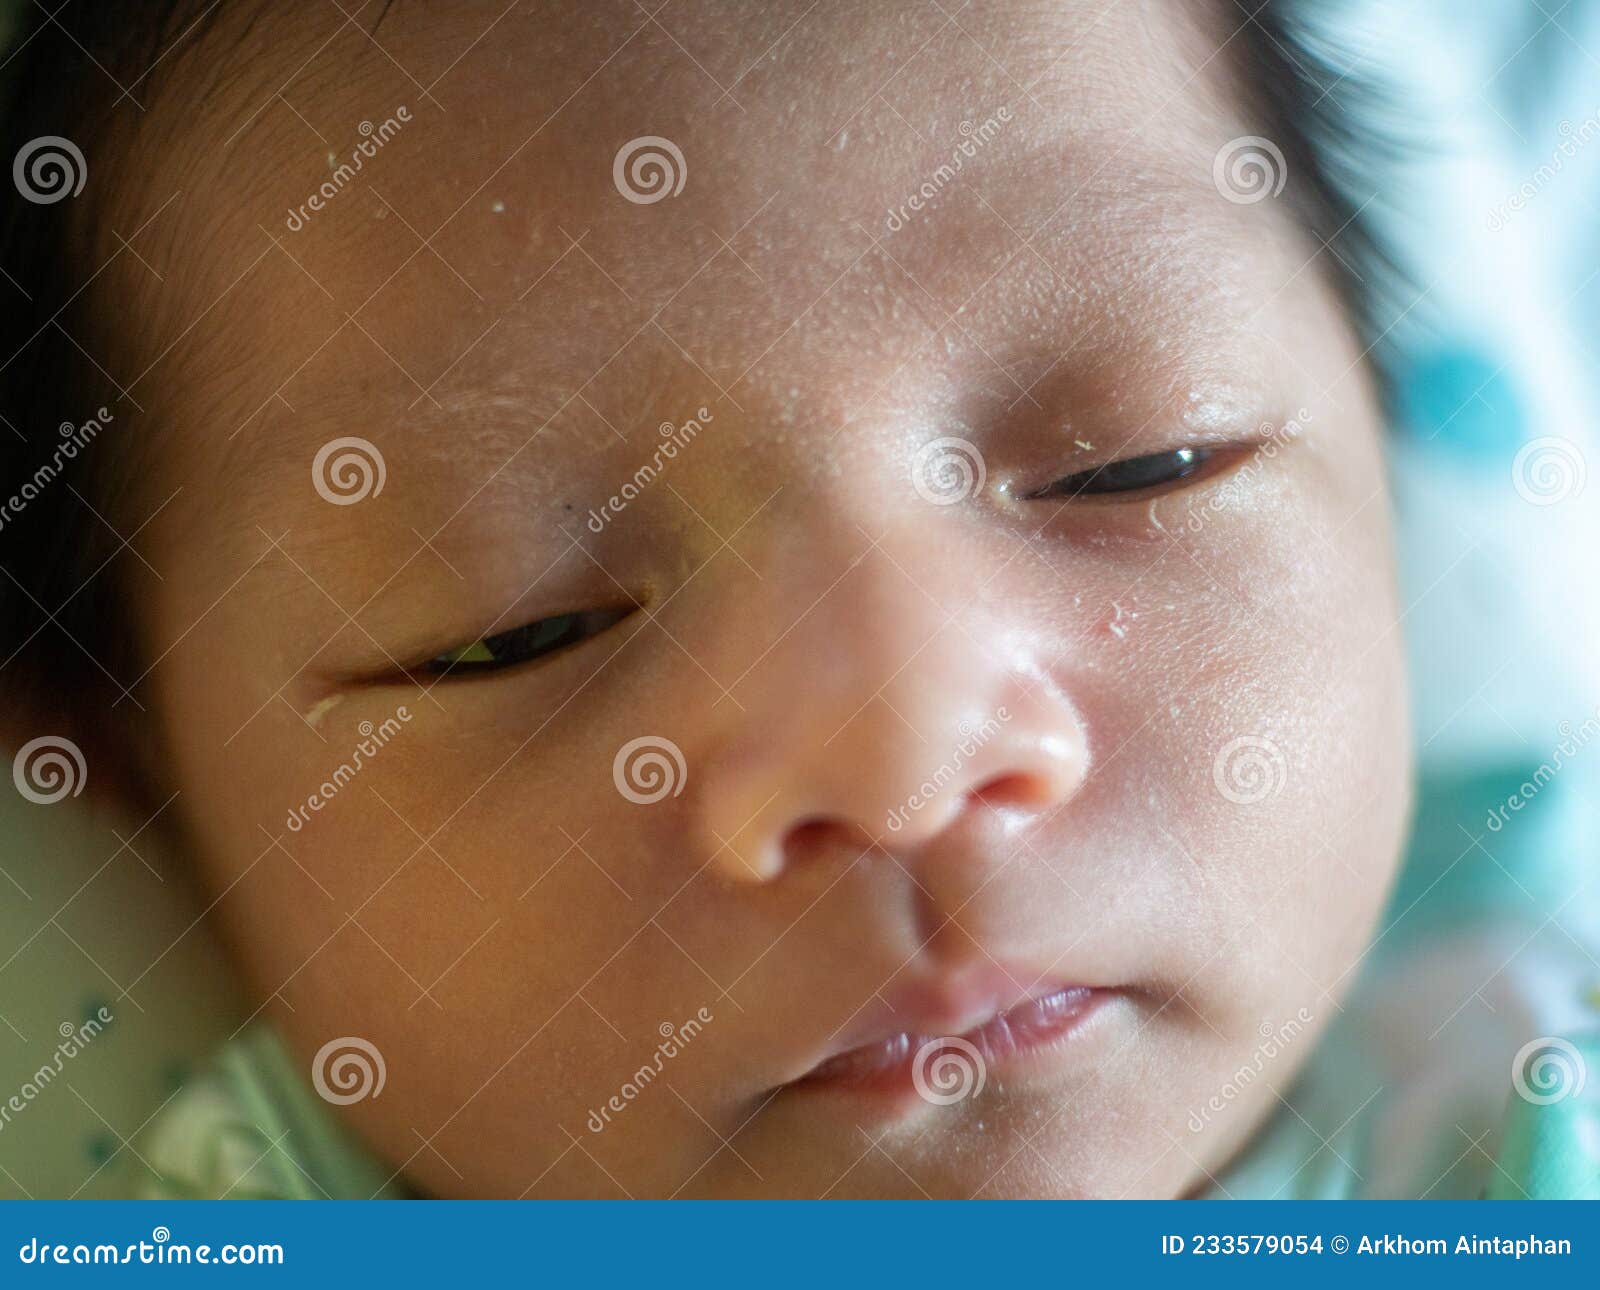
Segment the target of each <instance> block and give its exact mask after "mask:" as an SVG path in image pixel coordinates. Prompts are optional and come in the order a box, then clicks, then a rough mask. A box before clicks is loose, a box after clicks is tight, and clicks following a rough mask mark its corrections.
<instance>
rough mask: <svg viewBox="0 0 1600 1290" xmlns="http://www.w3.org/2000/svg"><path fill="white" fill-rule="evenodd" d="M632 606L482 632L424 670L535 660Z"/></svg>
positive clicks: (593, 632) (485, 668) (490, 667)
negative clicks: (488, 632) (492, 632)
mask: <svg viewBox="0 0 1600 1290" xmlns="http://www.w3.org/2000/svg"><path fill="white" fill-rule="evenodd" d="M633 608H634V607H633V606H632V605H627V606H624V607H622V608H617V609H586V610H582V611H580V612H578V613H572V614H555V615H553V616H551V617H549V618H540V619H538V620H536V621H534V622H531V623H525V624H524V625H523V626H521V627H513V628H512V629H511V630H510V631H505V632H497V633H495V634H494V635H493V636H481V637H479V638H478V639H477V640H475V641H473V642H472V643H471V644H469V645H462V646H460V647H459V648H457V649H452V650H446V651H445V652H444V653H443V654H436V655H434V656H433V657H432V658H430V659H429V660H428V661H427V662H426V663H424V664H423V665H422V670H423V671H425V672H442V673H446V674H448V675H451V676H459V675H460V674H462V673H464V672H491V671H495V670H496V669H498V668H503V667H515V666H516V665H517V664H518V663H528V662H532V661H533V660H534V659H536V658H543V657H544V656H545V655H547V654H554V653H556V652H557V651H558V650H564V649H567V648H568V647H569V646H572V645H576V644H578V643H579V642H581V641H585V640H588V639H589V637H591V636H598V635H599V634H600V633H601V632H603V631H605V630H606V628H608V627H612V626H614V625H615V624H617V623H619V622H621V621H622V620H623V619H624V618H626V617H627V616H628V615H629V614H631V613H632V612H633Z"/></svg>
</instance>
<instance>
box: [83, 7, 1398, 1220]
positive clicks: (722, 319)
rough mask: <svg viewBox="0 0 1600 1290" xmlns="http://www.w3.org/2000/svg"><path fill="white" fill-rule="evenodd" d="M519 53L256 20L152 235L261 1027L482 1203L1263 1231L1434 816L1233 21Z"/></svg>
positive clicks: (1294, 229) (1377, 473)
mask: <svg viewBox="0 0 1600 1290" xmlns="http://www.w3.org/2000/svg"><path fill="white" fill-rule="evenodd" d="M369 8H371V6H369ZM499 8H500V6H484V5H478V4H465V3H462V4H447V5H439V4H435V5H429V6H427V7H426V8H423V7H422V6H413V5H409V4H406V3H403V2H402V3H400V4H397V5H394V6H392V8H391V9H390V11H389V12H388V13H387V14H386V15H385V17H384V18H383V21H382V23H381V24H380V25H379V26H378V27H377V29H376V31H375V33H374V34H369V32H370V31H371V21H370V19H368V18H363V20H362V22H361V23H359V24H358V23H346V22H344V20H343V19H342V18H341V17H340V15H339V13H338V11H337V10H336V9H333V8H330V7H328V6H324V5H313V4H306V5H303V6H300V5H291V6H287V7H285V6H273V7H272V9H271V11H270V13H268V14H267V15H265V16H263V17H262V18H261V19H260V20H258V21H257V22H256V23H255V24H254V25H251V26H249V28H248V30H246V26H247V24H246V23H244V22H242V21H239V20H237V19H236V18H234V17H233V16H231V15H230V16H225V17H224V18H223V19H222V20H221V23H220V25H219V26H218V27H217V29H216V30H214V31H213V32H211V33H210V34H209V35H208V36H207V37H205V43H204V45H203V50H204V54H203V56H197V57H196V58H195V59H193V60H191V61H188V62H183V63H179V64H178V65H177V66H175V67H174V68H173V69H171V71H170V80H169V81H168V83H167V84H166V85H165V86H164V87H163V88H162V90H161V94H160V97H159V98H158V99H157V100H156V103H155V105H154V106H153V107H152V112H151V115H150V118H149V121H148V123H147V124H146V126H145V128H143V130H142V131H141V133H140V134H139V136H138V137H137V138H135V139H133V140H132V141H131V142H129V144H128V153H129V157H128V161H127V163H126V166H125V176H137V177H138V183H136V184H134V183H131V182H129V183H125V184H124V186H123V190H122V192H121V195H120V197H119V198H118V201H117V203H116V209H115V213H114V216H113V217H112V218H111V219H110V221H109V223H110V225H111V226H114V227H116V228H118V229H120V230H122V231H123V232H124V234H126V233H127V230H129V229H139V230H140V231H139V233H138V235H137V236H136V237H133V238H132V245H133V246H134V247H135V249H136V250H137V251H138V252H139V257H137V258H135V257H130V256H127V255H123V256H120V257H119V258H118V259H117V260H116V261H115V263H114V265H113V267H112V269H110V270H108V274H107V278H106V284H107V285H108V286H110V287H111V288H113V289H114V290H116V291H117V292H119V293H120V297H119V298H120V299H122V300H123V301H124V302H127V303H128V304H129V305H130V306H131V307H130V308H129V309H127V310H126V311H125V314H124V316H125V317H127V316H135V317H137V318H138V319H139V326H138V328H137V329H135V330H136V334H134V335H130V336H127V337H125V338H124V340H123V342H122V344H123V346H124V348H123V350H122V353H123V356H124V361H125V362H126V363H127V364H128V365H129V369H130V375H128V376H125V377H124V378H123V379H124V380H130V379H132V375H131V374H132V373H139V372H144V373H145V374H144V375H141V376H140V377H139V380H138V384H137V388H136V389H135V390H134V393H135V394H136V395H137V396H138V397H139V399H140V402H141V404H142V405H143V406H144V409H145V410H144V412H143V413H142V414H141V413H139V412H135V411H130V412H129V413H128V414H127V416H128V420H129V422H130V424H131V423H132V422H134V421H136V420H137V421H139V426H140V428H141V429H142V430H143V431H144V433H145V435H146V436H147V437H148V446H147V447H146V448H145V449H144V450H143V451H144V452H145V453H146V456H145V458H144V459H143V460H142V461H141V464H140V466H139V469H138V470H137V472H135V476H136V478H137V486H136V489H135V495H134V496H133V497H131V498H130V499H129V502H128V504H129V506H130V507H131V508H132V509H133V510H134V511H135V512H137V513H136V514H134V515H133V517H132V522H133V523H135V524H136V523H141V522H143V521H145V520H147V519H148V520H149V523H148V525H147V527H145V528H144V529H143V530H142V531H141V533H140V536H139V538H138V546H139V548H140V551H141V554H142V555H143V556H144V558H145V559H147V560H148V561H149V564H150V566H151V568H152V569H153V570H156V571H159V574H160V579H159V581H158V580H157V579H156V578H155V577H154V576H152V575H151V574H150V573H148V572H144V571H143V570H142V569H139V570H138V571H136V573H135V574H132V575H130V578H131V579H132V586H131V587H130V589H129V594H131V595H133V596H136V597H137V598H138V603H139V604H140V605H141V606H142V607H143V608H142V613H143V629H142V630H143V639H142V640H141V642H140V646H141V648H142V649H143V650H144V652H145V654H146V656H147V660H148V661H149V663H150V664H152V665H153V670H152V671H151V673H150V676H149V679H148V681H147V687H148V689H149V691H150V693H149V695H148V697H145V699H144V702H145V704H146V707H147V708H148V709H149V713H148V716H146V717H143V718H142V720H143V721H144V722H145V723H146V727H147V728H148V729H149V730H151V731H156V730H159V731H160V739H161V744H160V746H161V749H162V752H161V755H160V757H159V758H156V759H154V760H156V761H157V762H158V763H159V772H160V774H161V775H162V776H164V777H165V778H166V780H167V781H168V785H167V786H168V791H177V792H178V793H179V796H178V797H177V798H176V799H175V800H174V801H173V802H172V803H171V804H170V805H169V806H168V807H167V809H166V810H165V811H164V812H163V813H162V815H161V817H160V818H161V821H162V824H163V827H169V829H170V832H171V833H172V835H173V837H174V839H175V843H176V845H178V846H179V847H180V848H181V849H182V851H183V854H184V856H185V858H186V860H187V862H188V863H189V864H191V865H192V866H193V867H194V868H195V869H196V870H197V871H198V872H199V873H200V874H201V875H202V879H203V882H204V884H205V885H206V887H207V888H208V889H209V893H210V899H213V900H214V901H215V904H214V907H213V910H212V916H213V917H214V918H215V919H216V920H218V921H219V923H220V924H221V926H222V928H223V930H224V931H225V933H226V935H227V938H228V941H229V943H230V944H231V946H232V947H233V951H234V953H235V955H236V957H237V961H238V963H239V964H240V966H241V968H242V970H243V972H244V974H245V977H246V979H247V981H248V982H249V984H250V986H251V987H252V989H253V990H254V991H255V994H256V997H257V998H258V999H259V1000H261V1001H263V1003H262V1006H263V1009H264V1012H265V1015H267V1016H268V1017H270V1018H271V1019H272V1020H273V1021H274V1022H275V1023H276V1024H277V1025H278V1026H279V1027H280V1028H281V1030H282V1032H283V1033H284V1034H285V1036H286V1037H287V1038H288V1040H289V1042H290V1044H291V1046H292V1047H293V1048H294V1049H295V1051H296V1053H297V1056H298V1060H299V1061H300V1063H301V1065H302V1067H303V1068H304V1070H305V1072H306V1074H307V1077H308V1079H309V1078H310V1076H311V1067H312V1062H313V1055H314V1054H316V1053H317V1052H318V1051H319V1050H320V1049H321V1048H322V1047H323V1046H324V1045H325V1044H327V1043H328V1042H329V1041H330V1040H335V1039H340V1038H345V1037H352V1036H353V1037H359V1038H360V1039H362V1040H364V1041H366V1042H367V1043H368V1044H370V1045H372V1046H374V1047H375V1048H376V1049H377V1050H378V1052H380V1053H381V1054H382V1057H383V1060H384V1065H385V1071H386V1079H385V1083H384V1086H383V1090H382V1093H381V1096H379V1097H375V1098H368V1099H366V1100H363V1101H360V1102H357V1103H355V1104H353V1105H351V1106H348V1107H345V1108H341V1109H338V1110H337V1112H336V1113H337V1114H339V1115H341V1116H343V1117H344V1118H345V1120H346V1122H347V1123H348V1124H349V1125H350V1126H351V1128H352V1129H353V1131H354V1132H356V1133H357V1134H358V1135H359V1137H360V1138H362V1139H363V1140H364V1141H365V1143H366V1144H367V1145H368V1146H369V1147H370V1148H371V1149H373V1150H375V1151H376V1152H378V1153H380V1154H381V1156H382V1157H383V1158H384V1159H386V1160H387V1161H389V1162H390V1163H391V1164H392V1166H393V1167H394V1169H395V1170H397V1171H403V1172H404V1174H405V1175H406V1176H407V1177H408V1178H410V1179H411V1180H413V1181H414V1182H415V1183H416V1185H418V1186H419V1187H421V1188H422V1189H424V1190H427V1191H430V1192H433V1193H436V1194H443V1195H473V1196H479V1195H497V1196H521V1195H529V1196H539V1195H574V1194H577V1195H602V1196H604V1195H619V1194H622V1193H628V1194H631V1195H634V1196H664V1195H686V1196H729V1195H773V1196H776V1195H781V1196H815V1195H830V1196H877V1195H891V1194H892V1195H911V1196H916V1195H920V1194H924V1193H926V1194H929V1195H934V1196H972V1195H1048V1196H1076V1195H1107V1196H1120V1195H1174V1194H1181V1193H1184V1192H1186V1191H1189V1190H1192V1189H1194V1188H1195V1187H1197V1186H1203V1185H1204V1184H1205V1181H1206V1177H1207V1175H1208V1174H1210V1173H1215V1172H1216V1171H1217V1170H1218V1169H1219V1168H1220V1167H1221V1166H1222V1165H1223V1164H1225V1163H1226V1161H1227V1160H1228V1158H1229V1157H1230V1155H1232V1154H1233V1153H1234V1152H1235V1151H1236V1150H1237V1148H1238V1146H1239V1144H1240V1143H1241V1142H1242V1141H1243V1139H1244V1138H1245V1137H1246V1136H1247V1135H1248V1133H1249V1132H1250V1130H1251V1129H1252V1128H1254V1127H1255V1126H1257V1125H1258V1124H1259V1123H1260V1121H1261V1120H1262V1119H1263V1117H1264V1116H1265V1115H1266V1114H1267V1113H1269V1112H1270V1111H1272V1110H1273V1109H1274V1108H1275V1107H1276V1105H1277V1101H1276V1098H1275V1096H1274V1091H1273V1090H1274V1088H1275V1087H1283V1086H1285V1085H1286V1084H1287V1082H1288V1080H1289V1078H1290V1076H1291V1075H1292V1073H1293V1070H1294V1068H1295V1066H1296V1065H1297V1064H1298V1062H1299V1061H1300V1060H1301V1059H1302V1058H1303V1057H1304V1056H1305V1055H1306V1054H1307V1053H1308V1052H1309V1051H1310V1049H1311V1047H1312V1045H1313V1042H1314V1037H1315V1032H1316V1030H1317V1029H1318V1027H1320V1025H1321V1024H1322V1023H1323V1022H1324V1021H1325V1019H1326V1018H1327V1017H1328V1016H1329V1014H1330V1013H1331V1012H1332V1011H1333V1010H1334V1008H1335V1006H1336V1003H1337V1000H1338V998H1339V995H1340V993H1341V992H1342V990H1343V989H1344V988H1345V987H1346V986H1347V984H1348V983H1349V981H1350V980H1351V976H1352V973H1353V970H1354V968H1355V965H1356V964H1357V962H1358V960H1359V958H1360V955H1361V953H1362V950H1363V948H1364V945H1365V943H1366V940H1367V938H1368V937H1369V934H1370V931H1371V926H1372V923H1373V920H1374V917H1375V914H1376V911H1377V909H1378V907H1379V906H1380V904H1381V901H1382V898H1383V895H1384V891H1385V888H1386V884H1387V882H1388V878H1389V875H1390V873H1391V870H1392V868H1393V865H1394V862H1395V859H1396V854H1397V849H1398V844H1399V836H1400V830H1401V828H1402V825H1403V822H1404V814H1405V808H1406V789H1405V783H1406V765H1407V746H1406V734H1405V719H1404V710H1405V704H1404V691H1403V679H1402V675H1401V670H1400V655H1399V640H1398V634H1397V631H1396V621H1397V618H1398V611H1397V607H1396V605H1395V602H1394V599H1393V593H1392V589H1391V583H1390V569H1389V565H1390V552H1389V538H1388V534H1387V529H1386V518H1385V516H1386V502H1385V497H1384V492H1383V480H1382V472H1381V459H1380V451H1379V425H1378V420H1377V412H1376V406H1375V401H1374V397H1373V395H1372V392H1371V390H1370V388H1369V384H1368V380H1367V375H1366V372H1365V368H1364V364H1363V360H1362V355H1361V353H1360V350H1359V346H1357V345H1356V344H1355V342H1354V341H1353V339H1352V336H1351V333H1350V331H1349V329H1348V328H1347V326H1346V324H1345V322H1344V320H1343V316H1342V314H1341V310H1340V308H1339V306H1338V304H1337V302H1336V300H1335V297H1334V294H1333V292H1332V290H1331V288H1330V286H1329V284H1328V280H1327V275H1326V273H1325V264H1324V262H1323V260H1322V259H1321V258H1319V257H1318V255H1317V250H1318V248H1317V245H1316V243H1315V242H1314V241H1311V240H1309V239H1308V238H1306V237H1305V235H1304V234H1303V233H1302V232H1301V231H1300V229H1299V227H1298V225H1297V223H1296V221H1295V219H1294V218H1293V216H1292V214H1291V212H1290V209H1289V206H1288V201H1289V197H1290V195H1291V194H1292V192H1293V191H1294V186H1295V185H1297V184H1299V183H1302V182H1303V177H1301V176H1296V175H1290V176H1289V183H1290V185H1291V188H1290V190H1289V191H1288V192H1286V193H1285V194H1284V195H1283V196H1282V197H1280V198H1272V197H1270V196H1269V197H1267V198H1265V199H1264V200H1260V201H1254V202H1245V201H1240V200H1235V199H1234V198H1236V197H1237V196H1238V194H1237V193H1233V192H1232V191H1231V190H1230V189H1228V187H1227V183H1226V182H1225V181H1223V180H1217V179H1214V177H1213V163H1214V160H1215V159H1216V158H1217V155H1218V153H1219V150H1220V149H1222V148H1223V147H1224V145H1227V144H1228V143H1229V141H1231V140H1235V139H1237V138H1239V137H1241V136H1246V135H1251V134H1256V133H1259V132H1260V123H1259V122H1256V121H1253V120H1252V119H1251V118H1250V117H1249V116H1248V115H1247V114H1246V113H1245V112H1244V111H1243V110H1242V109H1241V108H1240V107H1239V106H1238V99H1239V97H1240V96H1239V95H1237V94H1236V93H1235V92H1234V87H1233V85H1232V78H1233V76H1234V74H1235V73H1234V70H1233V66H1232V63H1231V62H1230V54H1229V52H1228V50H1226V49H1224V48H1223V46H1224V43H1225V42H1226V41H1227V40H1228V38H1229V36H1230V34H1231V33H1232V27H1231V26H1229V27H1223V26H1221V25H1216V26H1212V25H1210V24H1209V23H1207V22H1205V21H1203V20H1202V16H1201V15H1198V14H1196V13H1194V12H1190V13H1188V14H1187V15H1184V14H1180V13H1179V12H1177V7H1175V6H1167V5H1149V6H1141V5H1117V6H1112V7H1111V8H1109V9H1106V8H1105V6H1103V5H1099V4H1087V3H1084V4H1080V3H1076V2H1075V0H1059V2H1058V3H1055V4H1052V5H1048V6H1039V5H1030V4H1022V3H1004V2H996V3H974V4H971V5H968V6H967V7H965V8H964V9H962V10H961V11H960V12H959V13H946V12H944V11H942V10H940V9H939V8H938V7H937V6H915V5H913V6H905V7H900V6H889V5H872V6H861V7H854V6H852V7H844V8H838V9H830V8H827V7H823V8H810V9H808V8H807V7H806V6H805V5H803V4H795V5H781V4H773V5H764V6H760V7H759V8H758V9H756V10H753V11H752V10H750V9H749V8H747V7H745V6H724V5H717V4H691V3H687V2H686V3H682V4H681V5H680V4H674V5H671V6H668V7H667V8H666V9H665V10H664V11H662V12H660V13H658V14H657V15H656V16H654V17H651V16H650V15H648V14H647V13H646V12H645V11H644V10H643V9H641V8H639V7H637V6H634V5H632V4H627V3H618V4H615V5H596V4H593V3H585V4H582V5H573V6H570V7H569V8H565V9H563V11H562V12H560V13H559V14H557V12H556V11H554V10H552V9H551V8H549V7H548V6H545V7H540V8H539V9H537V11H536V12H534V13H532V14H526V13H523V12H522V11H521V10H515V11H510V12H507V13H505V14H504V15H503V16H500V17H497V13H498V10H499ZM1102 10H1104V12H1102ZM1219 50H1221V51H1222V52H1221V53H1219V52H1218V51H1219ZM202 82H203V83H204V85H205V87H206V93H205V94H204V95H202V93H201V89H200V87H201V85H202ZM641 140H644V142H641ZM358 157H359V164H357V161H356V159H357V158H358ZM652 157H653V158H654V160H653V161H652ZM169 199H170V200H169ZM113 249H114V246H113ZM146 266H148V267H146ZM152 271H154V272H152ZM154 273H159V274H160V280H157V278H156V277H155V276H154ZM135 346H137V352H135ZM124 433H131V432H124ZM152 514H153V515H154V518H153V519H151V518H150V516H151V515H152ZM141 579H142V580H141ZM1285 1027H1288V1028H1289V1030H1290V1032H1291V1033H1292V1035H1293V1038H1292V1042H1285V1041H1282V1040H1279V1041H1278V1043H1277V1044H1276V1049H1277V1050H1279V1051H1278V1055H1277V1056H1275V1057H1272V1058H1271V1060H1270V1061H1269V1062H1268V1064H1267V1065H1266V1067H1265V1070H1264V1072H1263V1074H1262V1076H1261V1077H1260V1078H1259V1079H1257V1080H1255V1081H1253V1082H1247V1083H1246V1084H1245V1085H1244V1086H1242V1087H1239V1088H1233V1087H1231V1085H1230V1083H1229V1082H1230V1077H1231V1076H1233V1075H1234V1073H1235V1072H1236V1071H1237V1070H1238V1069H1239V1068H1240V1067H1241V1066H1242V1065H1246V1064H1252V1065H1255V1064H1259V1063H1258V1062H1257V1054H1258V1051H1259V1050H1260V1049H1261V1048H1262V1046H1263V1045H1264V1043H1265V1042H1266V1041H1265V1040H1264V1038H1263V1037H1264V1036H1268V1035H1269V1034H1277V1033H1279V1032H1281V1031H1283V1030H1284V1028H1285ZM935 1040H942V1041H943V1042H942V1043H938V1044H934V1046H933V1047H932V1048H928V1047H927V1045H928V1044H929V1043H930V1042H931V1041H935ZM1225 1088H1227V1090H1228V1091H1227V1093H1226V1095H1225V1096H1224V1095H1223V1094H1224V1089H1225Z"/></svg>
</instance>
